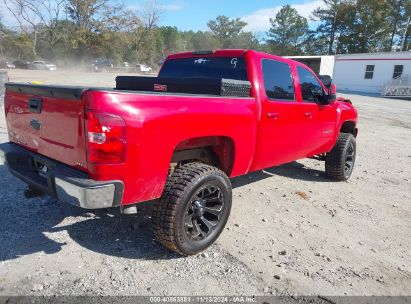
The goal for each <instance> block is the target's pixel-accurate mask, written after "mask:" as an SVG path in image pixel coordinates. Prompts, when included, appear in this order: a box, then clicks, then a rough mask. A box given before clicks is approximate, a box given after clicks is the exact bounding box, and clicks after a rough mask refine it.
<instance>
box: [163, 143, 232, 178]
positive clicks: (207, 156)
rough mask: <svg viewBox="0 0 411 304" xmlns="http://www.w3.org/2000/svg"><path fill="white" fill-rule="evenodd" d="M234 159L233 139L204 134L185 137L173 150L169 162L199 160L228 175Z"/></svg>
mask: <svg viewBox="0 0 411 304" xmlns="http://www.w3.org/2000/svg"><path fill="white" fill-rule="evenodd" d="M234 159H235V143H234V140H233V139H232V138H230V137H227V136H204V137H195V138H190V139H185V140H183V141H181V142H180V143H178V144H177V145H176V147H175V149H174V151H173V155H172V158H171V164H182V163H183V164H184V163H188V162H201V163H204V164H208V165H211V166H214V167H217V168H218V169H220V170H222V171H223V172H224V173H225V174H227V175H228V176H230V174H231V171H232V169H233V165H234Z"/></svg>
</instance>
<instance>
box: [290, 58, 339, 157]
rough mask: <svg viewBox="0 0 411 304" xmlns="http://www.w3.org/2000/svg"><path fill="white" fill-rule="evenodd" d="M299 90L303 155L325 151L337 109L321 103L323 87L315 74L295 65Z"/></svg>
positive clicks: (333, 128) (335, 119) (331, 138)
mask: <svg viewBox="0 0 411 304" xmlns="http://www.w3.org/2000/svg"><path fill="white" fill-rule="evenodd" d="M297 75H298V78H299V85H300V90H301V99H302V102H300V104H301V107H302V111H303V117H302V119H301V121H302V122H303V125H302V147H301V148H302V150H303V151H304V157H308V156H313V155H316V154H320V153H323V152H325V151H324V148H325V147H327V146H329V143H330V142H331V141H332V140H333V139H334V138H335V132H336V122H337V111H336V109H335V104H334V103H331V104H328V105H322V104H320V102H319V98H320V97H319V96H321V95H322V94H324V88H323V86H322V85H321V83H320V81H319V80H318V79H317V77H315V75H314V74H313V73H312V72H311V71H310V70H308V69H307V68H305V67H303V66H297Z"/></svg>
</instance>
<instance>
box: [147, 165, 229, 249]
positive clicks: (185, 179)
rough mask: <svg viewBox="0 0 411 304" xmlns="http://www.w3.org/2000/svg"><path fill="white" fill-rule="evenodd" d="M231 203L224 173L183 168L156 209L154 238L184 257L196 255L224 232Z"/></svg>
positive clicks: (209, 168)
mask: <svg viewBox="0 0 411 304" xmlns="http://www.w3.org/2000/svg"><path fill="white" fill-rule="evenodd" d="M231 201H232V192H231V184H230V180H229V179H228V177H227V176H226V175H225V174H224V172H222V171H221V170H219V169H217V168H215V167H212V166H209V165H205V164H202V163H189V164H185V165H183V166H180V167H178V168H176V169H175V171H174V172H173V174H172V175H171V176H169V178H168V180H167V183H166V186H165V189H164V193H163V195H162V197H161V198H160V199H159V201H158V202H156V203H155V205H154V208H153V214H152V222H153V228H154V235H155V237H156V239H157V240H158V241H159V242H160V243H161V244H162V245H163V246H165V247H166V248H168V249H170V250H172V251H175V252H177V253H179V254H181V255H185V256H188V255H194V254H197V253H199V252H201V251H203V250H205V249H206V248H208V247H209V246H210V245H211V244H213V243H214V242H215V240H216V239H217V238H218V237H219V235H220V234H221V232H222V231H223V229H224V227H225V225H226V223H227V220H228V217H229V214H230V210H231Z"/></svg>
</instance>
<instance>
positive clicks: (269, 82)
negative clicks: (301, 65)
mask: <svg viewBox="0 0 411 304" xmlns="http://www.w3.org/2000/svg"><path fill="white" fill-rule="evenodd" d="M262 68H263V76H264V87H265V92H266V94H267V97H268V98H270V99H280V100H289V101H294V100H295V97H294V83H293V77H292V75H291V69H290V66H289V65H288V64H287V63H284V62H280V61H275V60H270V59H264V60H263V62H262Z"/></svg>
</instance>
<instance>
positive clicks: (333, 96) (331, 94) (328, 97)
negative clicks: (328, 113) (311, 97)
mask: <svg viewBox="0 0 411 304" xmlns="http://www.w3.org/2000/svg"><path fill="white" fill-rule="evenodd" d="M321 97H322V98H320V99H319V100H318V101H319V103H320V104H321V105H323V106H324V105H328V104H330V103H332V102H334V101H336V100H337V86H336V85H335V84H333V83H332V84H330V87H329V88H328V92H327V91H324V92H323V95H322V96H321Z"/></svg>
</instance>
